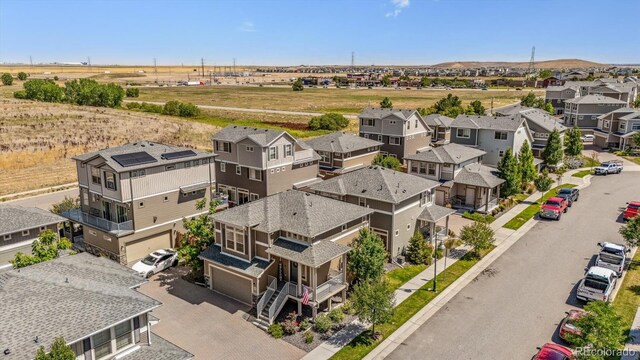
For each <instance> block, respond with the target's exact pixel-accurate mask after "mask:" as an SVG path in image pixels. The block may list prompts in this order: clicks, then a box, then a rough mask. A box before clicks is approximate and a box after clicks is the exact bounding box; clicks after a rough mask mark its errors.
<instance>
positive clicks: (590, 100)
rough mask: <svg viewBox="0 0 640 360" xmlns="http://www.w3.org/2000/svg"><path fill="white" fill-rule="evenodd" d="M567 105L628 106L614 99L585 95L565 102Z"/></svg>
mask: <svg viewBox="0 0 640 360" xmlns="http://www.w3.org/2000/svg"><path fill="white" fill-rule="evenodd" d="M565 103H569V104H626V102H624V101H622V100H618V99H614V98H610V97H608V96H604V95H594V94H590V95H585V96H580V97H577V98H575V99H568V100H565Z"/></svg>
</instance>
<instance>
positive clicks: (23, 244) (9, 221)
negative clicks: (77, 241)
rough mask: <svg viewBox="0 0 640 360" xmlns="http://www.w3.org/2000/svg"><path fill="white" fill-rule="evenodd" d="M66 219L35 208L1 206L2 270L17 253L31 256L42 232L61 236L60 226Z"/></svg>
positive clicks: (0, 250)
mask: <svg viewBox="0 0 640 360" xmlns="http://www.w3.org/2000/svg"><path fill="white" fill-rule="evenodd" d="M64 221H66V219H65V218H63V217H60V216H58V215H56V214H53V213H51V212H49V211H46V210H42V209H39V208H35V207H23V206H18V205H9V204H6V205H0V270H2V269H3V268H8V267H10V266H11V263H9V261H10V260H12V259H13V258H14V257H15V256H16V254H17V253H19V252H21V253H23V254H27V255H31V243H32V242H33V240H35V239H37V238H38V235H40V233H41V232H43V231H47V230H51V231H53V232H54V233H55V234H56V235H58V236H59V232H58V224H60V223H62V222H64Z"/></svg>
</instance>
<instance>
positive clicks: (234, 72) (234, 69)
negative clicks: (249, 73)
mask: <svg viewBox="0 0 640 360" xmlns="http://www.w3.org/2000/svg"><path fill="white" fill-rule="evenodd" d="M235 75H236V58H233V76H235Z"/></svg>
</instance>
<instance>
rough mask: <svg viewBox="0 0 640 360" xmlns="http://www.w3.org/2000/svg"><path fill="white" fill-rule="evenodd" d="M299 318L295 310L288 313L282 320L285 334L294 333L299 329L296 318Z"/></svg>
mask: <svg viewBox="0 0 640 360" xmlns="http://www.w3.org/2000/svg"><path fill="white" fill-rule="evenodd" d="M297 318H298V314H296V312H295V311H292V312H290V313H289V315H287V318H286V319H285V320H284V321H283V322H282V330H283V331H284V333H285V335H293V334H295V333H296V331H298V323H297V322H296V319H297Z"/></svg>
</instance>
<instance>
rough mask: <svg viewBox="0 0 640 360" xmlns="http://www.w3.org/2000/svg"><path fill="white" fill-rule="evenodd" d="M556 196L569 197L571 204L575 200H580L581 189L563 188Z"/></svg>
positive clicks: (568, 200)
mask: <svg viewBox="0 0 640 360" xmlns="http://www.w3.org/2000/svg"><path fill="white" fill-rule="evenodd" d="M556 196H557V197H559V198H563V199H567V202H568V203H569V206H571V205H573V203H574V202H575V201H578V198H579V197H580V190H578V189H575V188H571V189H570V188H562V189H560V191H559V192H558V195H556Z"/></svg>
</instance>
